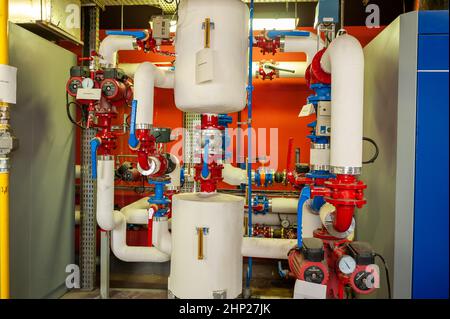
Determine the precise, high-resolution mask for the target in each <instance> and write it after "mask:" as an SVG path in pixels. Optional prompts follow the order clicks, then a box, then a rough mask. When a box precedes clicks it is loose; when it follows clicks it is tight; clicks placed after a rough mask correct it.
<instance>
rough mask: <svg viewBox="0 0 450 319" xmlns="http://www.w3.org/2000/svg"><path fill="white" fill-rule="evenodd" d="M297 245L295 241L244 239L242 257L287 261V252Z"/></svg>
mask: <svg viewBox="0 0 450 319" xmlns="http://www.w3.org/2000/svg"><path fill="white" fill-rule="evenodd" d="M296 245H297V239H276V238H258V237H244V238H243V241H242V256H244V257H255V258H270V259H287V258H288V253H289V251H290V250H291V249H292V248H294V247H295V246H296Z"/></svg>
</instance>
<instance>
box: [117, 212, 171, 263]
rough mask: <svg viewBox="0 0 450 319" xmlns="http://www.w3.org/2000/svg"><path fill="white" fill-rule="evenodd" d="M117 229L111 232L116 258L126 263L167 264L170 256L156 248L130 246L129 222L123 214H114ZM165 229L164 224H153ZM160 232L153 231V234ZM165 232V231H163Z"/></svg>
mask: <svg viewBox="0 0 450 319" xmlns="http://www.w3.org/2000/svg"><path fill="white" fill-rule="evenodd" d="M114 221H115V224H116V225H117V226H116V229H114V231H113V232H111V250H112V252H113V253H114V256H116V257H117V258H119V259H120V260H122V261H126V262H166V261H169V260H170V255H168V254H166V253H163V252H162V251H160V250H159V249H158V248H156V247H142V246H128V245H127V221H126V220H125V216H124V215H123V214H122V213H121V212H117V211H116V212H114ZM158 226H161V227H165V226H166V225H164V224H157V223H153V227H158ZM155 232H156V233H158V232H159V230H155V229H153V234H154V233H155ZM163 232H164V230H163Z"/></svg>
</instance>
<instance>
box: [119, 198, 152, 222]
mask: <svg viewBox="0 0 450 319" xmlns="http://www.w3.org/2000/svg"><path fill="white" fill-rule="evenodd" d="M148 207H149V203H148V197H144V198H141V199H139V200H138V201H136V202H134V203H131V204H130V205H128V206H125V207H123V208H122V209H121V210H120V212H121V213H122V214H123V215H124V216H125V219H126V221H127V224H135V225H148V217H149V216H148Z"/></svg>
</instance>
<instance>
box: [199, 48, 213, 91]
mask: <svg viewBox="0 0 450 319" xmlns="http://www.w3.org/2000/svg"><path fill="white" fill-rule="evenodd" d="M213 55H214V51H213V50H211V49H203V50H201V51H198V52H197V55H196V68H195V82H196V83H197V84H200V83H204V82H208V81H212V80H213V78H214V57H213Z"/></svg>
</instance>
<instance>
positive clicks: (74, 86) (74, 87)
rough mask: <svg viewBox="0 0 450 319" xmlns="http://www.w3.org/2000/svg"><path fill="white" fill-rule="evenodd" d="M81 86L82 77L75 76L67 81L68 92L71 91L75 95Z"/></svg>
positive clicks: (70, 93)
mask: <svg viewBox="0 0 450 319" xmlns="http://www.w3.org/2000/svg"><path fill="white" fill-rule="evenodd" d="M80 87H82V84H81V78H78V77H73V78H71V79H70V80H69V82H68V83H67V93H69V95H71V96H73V97H75V96H77V91H78V89H79V88H80Z"/></svg>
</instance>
